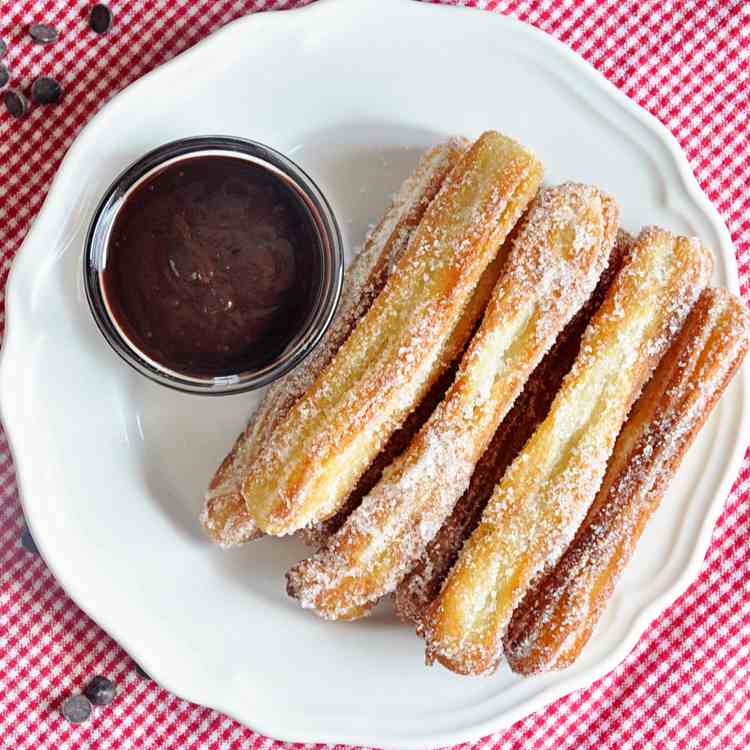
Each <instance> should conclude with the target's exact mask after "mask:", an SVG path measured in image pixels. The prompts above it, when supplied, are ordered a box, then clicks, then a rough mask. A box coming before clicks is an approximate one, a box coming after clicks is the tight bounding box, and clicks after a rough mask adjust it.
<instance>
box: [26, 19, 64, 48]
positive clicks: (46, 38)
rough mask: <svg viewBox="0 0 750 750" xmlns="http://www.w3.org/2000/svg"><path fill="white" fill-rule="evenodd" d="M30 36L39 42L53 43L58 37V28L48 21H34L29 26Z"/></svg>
mask: <svg viewBox="0 0 750 750" xmlns="http://www.w3.org/2000/svg"><path fill="white" fill-rule="evenodd" d="M29 36H30V37H31V38H32V39H33V40H34V41H35V42H36V43H37V44H52V42H54V41H55V40H56V39H57V29H56V28H55V27H54V26H49V25H48V24H46V23H33V24H31V26H29Z"/></svg>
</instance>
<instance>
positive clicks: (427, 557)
mask: <svg viewBox="0 0 750 750" xmlns="http://www.w3.org/2000/svg"><path fill="white" fill-rule="evenodd" d="M632 242H633V238H632V237H631V236H630V235H628V234H627V233H625V232H623V231H620V232H619V233H618V236H617V242H616V243H615V247H614V248H613V250H612V253H611V255H610V258H609V263H608V265H607V269H606V270H605V272H604V273H603V274H602V276H601V278H600V279H599V283H598V284H597V286H596V289H595V290H594V293H593V294H592V295H591V297H590V298H589V300H588V302H587V303H586V304H585V305H584V306H583V307H582V308H581V309H580V310H579V311H578V312H577V313H576V315H575V316H574V317H573V319H572V320H571V321H570V323H568V325H567V326H566V327H565V329H564V330H563V331H562V333H560V335H559V336H558V337H557V340H556V341H555V345H554V346H553V347H552V349H550V351H549V352H547V354H546V355H545V356H544V359H543V360H542V361H541V362H540V363H539V365H538V366H537V368H536V369H535V370H534V372H533V373H532V374H531V376H530V377H529V380H528V381H527V383H526V385H525V386H524V389H523V391H522V392H521V395H520V396H519V397H518V398H517V399H516V400H515V402H514V403H513V408H512V409H511V410H510V411H509V412H508V415H507V416H506V417H505V419H504V420H503V421H502V424H501V425H500V427H498V429H497V432H496V433H495V435H494V437H493V438H492V441H491V442H490V444H489V446H488V447H487V450H486V451H485V452H484V454H483V455H482V458H481V459H480V460H479V463H478V464H477V467H476V469H475V470H474V474H473V475H472V477H471V483H470V484H469V488H468V489H467V490H466V492H465V493H464V494H463V496H462V497H461V499H460V500H459V501H458V502H457V503H456V507H455V508H454V509H453V512H452V513H451V514H450V516H449V517H448V519H447V520H446V522H445V523H444V524H443V525H442V526H441V527H440V531H438V533H437V534H436V535H435V538H434V539H433V540H432V541H431V542H430V543H429V544H428V545H427V549H426V550H425V554H424V555H423V556H422V557H421V559H420V560H419V562H418V563H417V564H416V565H415V566H414V568H412V570H411V571H409V573H408V575H407V576H406V577H405V578H404V579H403V580H402V581H401V583H399V585H398V587H397V588H396V591H395V594H394V609H395V611H396V614H397V615H398V616H399V617H400V618H401V619H402V620H403V621H404V622H406V623H410V624H414V625H417V624H418V623H419V621H420V619H421V617H422V615H423V614H424V612H425V611H426V609H427V606H428V605H429V604H430V603H431V602H432V601H433V600H434V599H435V597H436V596H437V595H438V594H439V593H440V587H441V586H442V583H443V581H444V580H445V576H446V575H448V571H449V570H450V569H451V568H452V567H453V564H454V563H455V561H456V558H457V557H458V553H459V552H460V551H461V546H462V545H463V543H464V541H465V540H466V539H467V537H468V536H469V535H470V534H471V532H472V531H473V530H474V528H475V527H476V525H477V523H479V518H480V517H481V514H482V511H483V510H484V506H485V505H486V504H487V501H488V500H489V498H490V496H491V495H492V492H493V490H494V489H495V485H496V484H497V483H498V482H499V481H500V479H501V477H502V476H503V474H504V472H505V469H506V468H507V467H508V466H509V465H510V463H511V461H513V459H514V458H515V457H516V455H517V454H518V452H519V451H520V450H521V448H523V446H524V444H525V443H526V441H527V440H528V439H529V438H530V437H531V435H532V434H533V433H534V430H535V429H536V427H537V425H538V424H539V423H540V422H541V421H542V420H543V419H544V418H545V417H546V416H547V412H548V411H549V407H550V405H551V404H552V400H553V399H554V397H555V394H556V393H557V391H558V390H559V388H560V384H561V383H562V379H563V377H564V376H565V375H566V374H567V372H568V371H569V370H570V368H571V366H572V364H573V361H574V360H575V358H576V355H577V354H578V346H579V344H580V341H581V336H582V334H583V331H584V329H585V328H586V325H587V324H588V322H589V320H590V319H591V316H592V315H593V314H594V311H595V310H596V309H597V308H598V307H599V305H600V304H601V302H602V300H603V299H604V295H605V294H606V292H607V289H609V285H610V284H611V283H612V280H613V279H614V276H615V274H616V273H617V271H618V270H619V268H620V265H621V264H622V262H623V259H624V257H625V254H626V252H627V250H628V248H629V247H630V244H631V243H632Z"/></svg>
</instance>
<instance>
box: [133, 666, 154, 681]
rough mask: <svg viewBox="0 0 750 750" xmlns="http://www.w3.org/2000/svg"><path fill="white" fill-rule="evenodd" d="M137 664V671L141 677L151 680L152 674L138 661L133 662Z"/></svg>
mask: <svg viewBox="0 0 750 750" xmlns="http://www.w3.org/2000/svg"><path fill="white" fill-rule="evenodd" d="M133 663H134V664H135V671H136V672H137V673H138V676H139V677H142V678H143V679H144V680H150V679H151V675H150V674H149V673H148V672H147V671H146V670H145V669H144V668H143V667H142V666H141V665H140V664H138V663H137V662H133Z"/></svg>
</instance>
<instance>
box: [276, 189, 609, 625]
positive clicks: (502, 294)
mask: <svg viewBox="0 0 750 750" xmlns="http://www.w3.org/2000/svg"><path fill="white" fill-rule="evenodd" d="M616 231H617V208H616V206H615V204H614V201H612V199H611V198H609V197H608V196H606V195H604V194H602V193H601V192H600V191H598V190H596V189H595V188H593V187H590V186H586V185H576V184H571V183H568V184H565V185H561V186H559V187H556V188H548V189H545V190H542V191H541V193H540V195H539V197H538V198H537V199H536V200H535V201H534V203H533V204H532V206H531V208H530V210H529V213H528V216H527V218H526V221H525V224H524V226H523V227H522V229H521V230H520V232H519V233H518V236H517V238H516V240H515V242H514V244H513V247H512V249H511V250H510V254H509V256H508V259H507V261H506V263H505V266H504V267H503V271H502V273H501V276H500V279H499V281H498V283H497V286H496V287H495V289H494V291H493V293H492V298H491V300H490V302H489V305H488V306H487V310H486V312H485V315H484V318H483V320H482V324H481V326H480V327H479V330H478V331H477V333H476V335H475V336H474V338H473V339H472V341H471V344H470V345H469V348H468V350H467V352H466V354H465V355H464V357H463V359H462V361H461V364H460V366H459V370H458V374H457V376H456V379H455V381H454V383H453V385H452V386H451V388H450V390H449V391H448V393H447V394H446V397H445V399H443V401H442V402H441V403H440V404H439V406H438V407H437V408H436V409H435V411H434V412H433V414H432V415H431V416H430V418H429V419H428V421H427V422H426V423H425V425H424V427H423V428H422V429H421V430H420V432H419V434H418V435H417V436H416V437H415V439H414V440H413V441H412V443H411V444H410V445H409V448H408V449H407V450H406V451H405V453H403V454H402V455H401V456H400V457H399V458H398V459H397V460H396V461H395V462H394V463H393V464H392V465H391V466H390V467H389V468H388V469H387V471H386V472H385V474H384V475H383V478H382V479H381V480H380V482H379V483H378V484H377V485H376V487H375V488H374V489H373V490H372V491H371V492H370V493H369V494H368V495H367V497H365V498H364V500H363V501H362V504H361V505H360V506H359V507H358V508H357V509H356V510H355V511H354V512H353V513H352V515H351V516H350V517H349V519H348V520H347V521H346V523H345V524H344V526H343V527H342V528H341V529H340V531H338V532H337V533H336V534H335V535H334V536H333V537H332V539H331V541H330V542H329V544H328V545H327V546H326V548H325V549H324V550H322V551H321V552H319V553H317V554H316V555H314V556H313V557H311V558H309V559H308V560H304V561H302V562H301V563H300V564H298V565H297V566H296V567H295V568H293V569H292V570H291V571H290V572H289V574H288V575H287V582H288V591H289V593H290V594H291V595H293V596H295V597H296V598H298V599H299V600H300V603H301V604H302V605H303V606H304V607H308V608H312V609H314V610H315V611H316V613H317V614H319V615H321V616H322V617H325V618H329V619H353V618H354V617H358V616H361V614H362V611H363V608H364V607H366V606H367V605H370V604H373V603H374V602H377V601H378V599H379V598H380V597H382V596H383V595H384V594H387V593H389V592H391V591H393V590H394V588H395V587H396V585H397V584H398V582H399V581H400V580H401V578H402V577H403V576H404V575H405V574H406V573H407V572H408V570H409V569H410V567H411V566H412V565H413V564H414V563H415V562H416V561H417V560H418V559H419V557H421V555H422V554H423V553H424V550H425V547H426V545H427V543H428V542H429V541H430V540H431V539H432V537H433V536H434V535H435V533H436V532H437V530H438V529H439V528H440V526H441V525H442V523H443V522H444V521H445V519H446V517H447V516H448V514H449V513H450V512H451V510H452V508H453V506H454V504H455V502H456V500H458V498H459V497H460V496H461V494H462V493H463V491H464V490H465V489H466V488H467V486H468V484H469V480H470V478H471V476H472V473H473V471H474V467H475V466H476V463H477V461H478V460H479V458H480V457H481V455H482V453H483V452H484V450H485V448H486V447H487V444H488V443H489V441H490V439H491V438H492V436H493V434H494V433H495V431H496V429H497V427H498V425H499V423H500V422H501V421H502V419H503V417H504V416H505V415H506V413H507V412H508V410H509V409H510V407H511V406H512V404H513V401H514V400H515V398H516V396H517V395H518V394H519V392H520V391H521V389H522V388H523V386H524V383H525V382H526V380H527V379H528V376H529V374H530V373H531V371H532V370H533V369H534V368H535V367H536V365H537V364H538V363H539V361H540V360H541V358H542V357H543V356H544V354H545V353H546V352H547V351H548V350H549V348H550V347H551V346H552V345H553V344H554V341H555V339H556V337H557V335H558V333H559V332H560V331H561V330H562V329H563V328H564V326H565V325H566V324H567V323H568V321H570V319H571V318H572V317H573V315H574V314H575V313H576V312H577V311H578V310H579V309H580V308H581V307H582V306H583V305H584V303H585V302H586V300H587V299H588V298H589V296H590V295H591V293H592V291H593V290H594V287H595V286H596V283H597V280H598V279H599V277H600V276H601V274H602V271H603V270H604V268H605V266H606V264H607V260H608V258H609V255H610V251H611V249H612V246H613V243H614V240H615V234H616Z"/></svg>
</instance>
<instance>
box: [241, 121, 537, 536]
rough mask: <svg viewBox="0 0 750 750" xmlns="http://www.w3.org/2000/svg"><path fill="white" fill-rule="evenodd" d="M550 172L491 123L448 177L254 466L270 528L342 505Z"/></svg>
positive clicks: (256, 508) (264, 521)
mask: <svg viewBox="0 0 750 750" xmlns="http://www.w3.org/2000/svg"><path fill="white" fill-rule="evenodd" d="M541 174H542V170H541V165H540V164H539V162H538V161H537V160H536V159H535V158H534V157H533V155H532V154H531V153H530V152H528V151H527V150H526V149H525V148H523V147H522V146H520V145H519V144H517V143H516V142H514V141H512V140H510V139H508V138H506V137H504V136H502V135H500V134H499V133H495V132H488V133H485V134H484V135H483V136H481V137H480V138H479V139H478V140H477V142H476V143H474V145H473V146H472V147H471V148H470V149H469V151H468V152H467V154H466V155H465V156H464V157H463V158H462V159H461V160H460V162H459V163H458V165H457V166H456V168H455V169H454V170H453V171H452V172H451V173H450V174H449V175H448V177H447V179H446V181H445V183H444V184H443V187H442V188H441V190H440V192H439V193H438V195H437V196H436V198H435V199H434V200H433V201H432V203H431V204H430V205H429V206H428V208H427V211H426V213H425V215H424V217H423V219H422V221H421V222H420V224H419V226H418V227H417V230H416V232H415V234H414V236H413V237H412V239H411V241H410V242H409V245H408V247H407V249H406V251H405V252H404V254H403V256H402V257H401V259H400V260H399V262H398V263H397V265H396V268H395V269H394V271H393V273H392V274H391V275H390V277H389V278H388V281H387V282H386V284H385V287H384V288H383V290H382V292H381V293H380V294H379V295H378V297H377V298H376V299H375V301H374V302H373V304H372V306H371V307H370V309H369V310H368V311H367V312H366V313H365V315H364V316H363V317H362V318H361V319H360V321H359V322H358V324H357V326H356V327H355V329H354V330H353V331H352V333H351V335H350V336H349V337H348V338H347V340H346V341H345V342H344V344H343V345H342V346H341V348H340V349H339V350H338V352H337V353H336V355H335V356H334V357H333V359H332V360H331V362H330V363H329V364H328V366H327V367H326V368H325V369H324V370H323V372H322V373H321V375H320V376H319V377H318V378H317V379H316V380H315V382H314V383H313V385H312V386H311V387H310V388H309V389H308V390H307V392H306V393H305V394H304V396H302V397H301V398H300V400H299V401H298V402H297V403H296V404H295V405H294V406H293V407H292V409H291V410H290V412H289V414H288V415H287V417H286V418H285V419H284V420H283V422H282V423H281V424H280V425H279V426H278V427H277V429H276V430H274V431H273V433H272V434H271V436H270V437H269V439H268V440H267V441H266V442H265V444H264V446H263V447H262V449H261V451H260V452H259V454H258V456H257V458H256V460H255V461H254V463H253V465H252V466H251V467H250V470H249V472H248V474H247V476H246V478H245V481H244V483H243V487H242V494H243V496H244V497H245V499H246V501H250V504H251V507H250V508H249V509H250V511H251V513H252V514H253V515H254V517H255V520H256V522H257V523H258V525H259V526H260V527H261V528H262V529H263V530H264V531H266V532H269V533H273V534H275V535H284V534H289V533H293V532H294V531H296V530H298V529H300V528H302V527H304V526H305V525H307V524H309V523H312V522H316V521H319V520H321V519H324V518H326V517H328V516H329V515H332V514H333V513H335V512H336V511H337V510H338V509H339V508H340V507H341V506H342V505H343V504H344V502H345V501H346V498H347V497H348V495H349V493H350V492H351V491H352V490H353V489H354V487H355V485H356V483H357V481H358V479H359V477H360V476H361V475H362V474H363V473H364V471H365V470H366V469H367V467H368V466H369V465H370V463H371V462H372V460H373V459H374V458H375V456H376V455H377V454H378V453H379V451H380V450H381V448H382V447H383V446H384V444H385V443H386V442H387V440H388V439H389V437H390V436H391V435H392V434H393V432H394V431H395V430H396V429H398V428H399V427H400V425H401V424H402V423H403V421H404V419H405V418H406V416H407V415H408V414H409V413H410V412H411V411H412V410H413V409H414V408H415V406H416V405H417V404H418V403H419V401H420V400H421V399H422V397H423V396H424V395H425V394H426V392H427V391H428V390H429V389H430V387H431V386H432V384H433V383H434V382H435V381H436V380H437V378H438V377H439V376H440V374H441V373H442V372H443V370H444V369H445V367H447V365H448V363H449V362H450V361H451V360H452V359H453V356H455V353H454V352H449V351H447V348H448V347H449V346H450V347H453V348H455V349H456V351H460V350H461V348H463V345H464V341H462V340H456V339H455V337H452V333H453V331H454V329H455V328H456V326H457V324H458V323H459V321H460V320H461V318H462V314H463V312H464V310H465V308H466V305H467V303H468V302H469V300H470V299H471V297H472V295H473V293H474V291H475V289H476V286H477V283H478V282H479V280H480V277H481V276H482V274H483V272H484V271H485V269H486V268H487V266H488V265H489V264H490V263H491V262H492V260H493V259H494V257H495V255H496V254H497V250H498V247H499V246H500V244H501V243H502V241H503V240H504V238H505V237H506V236H507V234H508V232H509V231H510V229H511V228H512V226H513V225H514V224H515V222H516V221H517V219H518V218H519V216H520V215H521V213H522V212H523V210H524V209H525V208H526V206H527V205H528V203H529V202H530V200H531V198H532V197H533V194H534V193H535V192H536V189H537V187H538V185H539V182H540V181H541ZM469 333H470V329H468V330H467V331H466V336H467V337H468V335H469Z"/></svg>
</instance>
